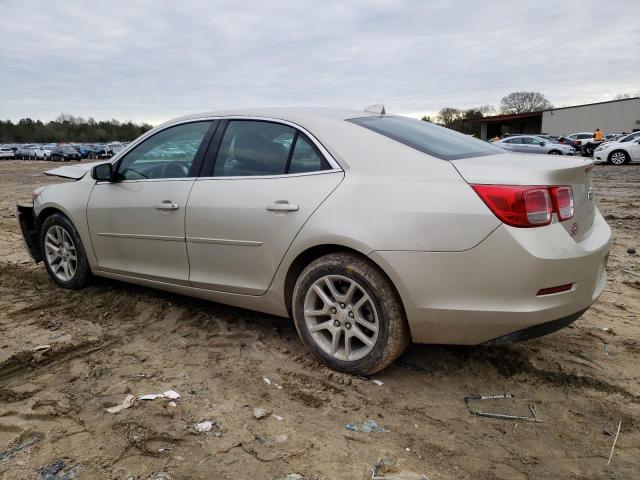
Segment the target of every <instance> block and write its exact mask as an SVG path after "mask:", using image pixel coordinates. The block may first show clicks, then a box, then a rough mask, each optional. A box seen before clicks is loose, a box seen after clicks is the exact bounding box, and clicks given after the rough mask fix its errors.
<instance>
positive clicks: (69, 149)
mask: <svg viewBox="0 0 640 480" xmlns="http://www.w3.org/2000/svg"><path fill="white" fill-rule="evenodd" d="M62 151H63V152H64V153H78V152H76V151H75V149H74V148H72V147H62Z"/></svg>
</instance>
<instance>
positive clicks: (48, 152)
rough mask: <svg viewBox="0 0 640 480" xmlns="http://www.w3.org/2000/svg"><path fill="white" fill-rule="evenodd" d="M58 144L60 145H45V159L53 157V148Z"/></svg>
mask: <svg viewBox="0 0 640 480" xmlns="http://www.w3.org/2000/svg"><path fill="white" fill-rule="evenodd" d="M57 146H58V145H56V144H55V143H50V144H48V145H43V147H42V150H43V151H44V159H45V160H50V159H51V150H53V149H54V148H56V147H57Z"/></svg>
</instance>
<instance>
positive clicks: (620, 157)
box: [611, 152, 627, 165]
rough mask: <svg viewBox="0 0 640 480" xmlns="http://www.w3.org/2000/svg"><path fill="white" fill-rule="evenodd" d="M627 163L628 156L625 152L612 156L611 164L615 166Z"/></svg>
mask: <svg viewBox="0 0 640 480" xmlns="http://www.w3.org/2000/svg"><path fill="white" fill-rule="evenodd" d="M626 161H627V156H626V155H625V154H624V153H623V152H613V153H612V154H611V163H613V164H614V165H622V164H623V163H624V162H626Z"/></svg>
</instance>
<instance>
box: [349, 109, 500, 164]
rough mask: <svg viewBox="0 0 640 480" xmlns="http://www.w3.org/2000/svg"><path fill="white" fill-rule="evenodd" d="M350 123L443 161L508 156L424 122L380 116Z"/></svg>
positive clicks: (477, 141) (481, 142)
mask: <svg viewBox="0 0 640 480" xmlns="http://www.w3.org/2000/svg"><path fill="white" fill-rule="evenodd" d="M347 121H348V122H351V123H355V124H356V125H360V126H362V127H364V128H367V129H369V130H372V131H374V132H376V133H379V134H380V135H384V136H385V137H388V138H391V139H392V140H395V141H397V142H400V143H402V144H404V145H407V146H409V147H412V148H415V149H416V150H419V151H421V152H423V153H426V154H428V155H431V156H434V157H437V158H440V159H442V160H457V159H460V158H471V157H483V156H487V155H500V154H503V153H505V151H504V150H503V149H501V148H499V147H494V146H493V145H490V144H488V143H486V142H483V141H482V140H478V139H475V138H473V137H470V136H468V135H464V134H462V133H459V132H455V131H453V130H449V129H448V128H444V127H439V126H437V125H434V124H432V123H429V122H424V121H422V120H415V119H412V118H406V117H398V116H380V117H360V118H352V119H349V120H347Z"/></svg>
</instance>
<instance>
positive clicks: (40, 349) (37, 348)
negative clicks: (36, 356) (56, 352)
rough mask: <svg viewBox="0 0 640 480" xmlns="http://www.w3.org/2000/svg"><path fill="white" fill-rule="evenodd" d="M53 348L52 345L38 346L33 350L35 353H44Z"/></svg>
mask: <svg viewBox="0 0 640 480" xmlns="http://www.w3.org/2000/svg"><path fill="white" fill-rule="evenodd" d="M50 348H51V345H49V344H47V345H38V346H37V347H34V348H33V350H32V351H33V352H44V351H46V350H49V349H50Z"/></svg>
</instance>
